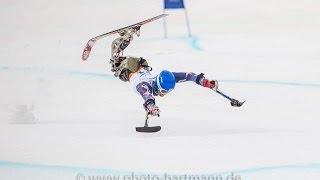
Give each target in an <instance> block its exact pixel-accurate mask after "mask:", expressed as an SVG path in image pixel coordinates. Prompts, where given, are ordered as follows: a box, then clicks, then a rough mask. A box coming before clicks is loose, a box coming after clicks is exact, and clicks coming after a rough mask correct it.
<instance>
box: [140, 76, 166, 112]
mask: <svg viewBox="0 0 320 180" xmlns="http://www.w3.org/2000/svg"><path fill="white" fill-rule="evenodd" d="M136 89H137V91H138V92H139V94H140V95H141V97H142V98H143V99H144V101H145V102H144V104H143V107H144V109H145V110H146V112H147V113H148V114H150V115H152V116H160V109H159V107H158V106H157V105H156V102H155V98H154V97H153V95H152V87H151V85H150V84H149V83H147V82H141V83H139V84H138V85H137V86H136Z"/></svg>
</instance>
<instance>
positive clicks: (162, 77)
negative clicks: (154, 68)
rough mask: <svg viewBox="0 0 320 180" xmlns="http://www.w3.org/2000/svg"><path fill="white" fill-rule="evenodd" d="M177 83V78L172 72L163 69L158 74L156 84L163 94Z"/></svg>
mask: <svg viewBox="0 0 320 180" xmlns="http://www.w3.org/2000/svg"><path fill="white" fill-rule="evenodd" d="M175 85H176V78H175V77H174V75H173V74H172V72H170V71H167V70H163V71H161V72H160V74H159V75H158V76H157V83H156V86H157V88H158V92H161V93H162V94H166V93H168V92H170V91H172V90H173V89H174V87H175Z"/></svg>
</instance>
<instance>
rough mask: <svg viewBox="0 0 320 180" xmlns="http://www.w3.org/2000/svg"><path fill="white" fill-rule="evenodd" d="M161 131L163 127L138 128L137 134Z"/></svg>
mask: <svg viewBox="0 0 320 180" xmlns="http://www.w3.org/2000/svg"><path fill="white" fill-rule="evenodd" d="M160 130H161V126H153V127H136V131H137V132H144V133H154V132H158V131H160Z"/></svg>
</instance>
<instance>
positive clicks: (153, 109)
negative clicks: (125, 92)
mask: <svg viewBox="0 0 320 180" xmlns="http://www.w3.org/2000/svg"><path fill="white" fill-rule="evenodd" d="M143 107H144V108H145V110H146V111H147V113H148V114H149V115H151V116H160V109H159V107H158V106H157V105H156V104H155V100H154V99H148V100H147V101H146V102H145V103H144V104H143Z"/></svg>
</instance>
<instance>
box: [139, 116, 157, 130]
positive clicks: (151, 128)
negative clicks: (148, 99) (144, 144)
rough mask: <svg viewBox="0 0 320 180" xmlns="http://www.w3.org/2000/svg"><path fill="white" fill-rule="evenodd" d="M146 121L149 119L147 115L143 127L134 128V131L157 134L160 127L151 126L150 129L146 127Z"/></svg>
mask: <svg viewBox="0 0 320 180" xmlns="http://www.w3.org/2000/svg"><path fill="white" fill-rule="evenodd" d="M158 117H159V116H158ZM148 119H149V114H148V113H147V114H146V119H145V123H144V126H143V127H136V131H137V132H143V133H154V132H158V131H160V130H161V126H152V127H150V126H149V125H148Z"/></svg>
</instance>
